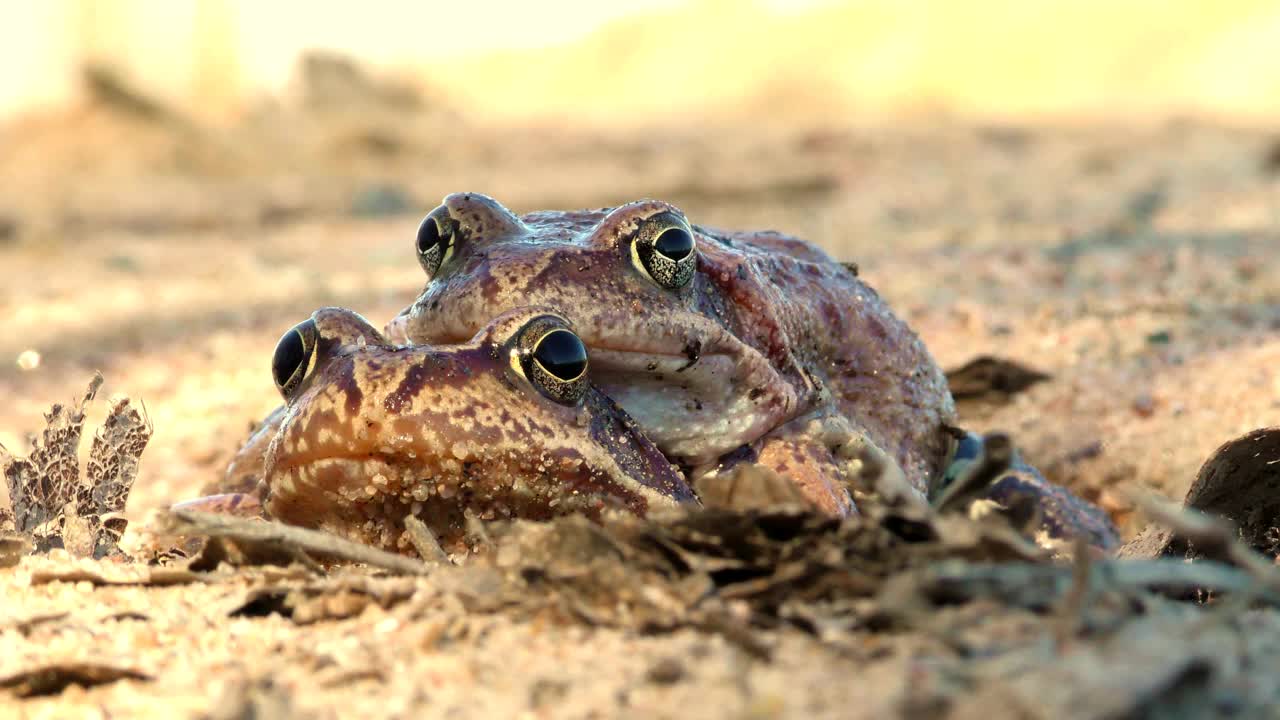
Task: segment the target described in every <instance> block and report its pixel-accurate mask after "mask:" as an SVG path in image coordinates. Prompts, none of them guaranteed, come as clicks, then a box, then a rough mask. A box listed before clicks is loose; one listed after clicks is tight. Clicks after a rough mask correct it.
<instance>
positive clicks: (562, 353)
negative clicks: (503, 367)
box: [513, 316, 588, 405]
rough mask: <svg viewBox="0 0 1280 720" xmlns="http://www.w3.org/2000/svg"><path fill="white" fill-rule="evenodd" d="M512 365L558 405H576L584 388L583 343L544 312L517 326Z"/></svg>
mask: <svg viewBox="0 0 1280 720" xmlns="http://www.w3.org/2000/svg"><path fill="white" fill-rule="evenodd" d="M514 353H515V355H514V360H515V361H514V362H513V365H517V366H518V369H519V372H520V374H521V375H523V376H524V377H525V378H526V379H527V380H528V381H529V383H530V384H532V385H533V386H534V387H535V388H537V389H538V392H540V393H542V394H543V395H545V396H547V397H548V398H550V399H552V400H554V401H556V402H558V403H560V404H562V405H577V404H578V403H579V402H580V401H581V400H582V396H583V394H584V393H586V391H587V382H588V380H587V346H586V345H584V344H583V342H582V339H581V338H579V337H578V336H577V335H576V334H574V333H573V331H571V330H569V329H568V328H567V327H565V326H564V321H563V320H561V319H560V318H556V317H552V316H544V317H541V318H538V319H535V320H533V321H531V322H529V323H528V324H527V325H525V327H524V328H523V329H522V330H521V333H520V337H519V338H518V339H517V342H516V347H515V350H514Z"/></svg>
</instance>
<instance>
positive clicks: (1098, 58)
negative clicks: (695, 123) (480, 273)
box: [0, 0, 1280, 123]
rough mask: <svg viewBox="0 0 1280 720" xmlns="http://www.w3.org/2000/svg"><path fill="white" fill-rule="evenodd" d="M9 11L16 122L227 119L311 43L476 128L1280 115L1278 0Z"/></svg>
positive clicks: (100, 4) (114, 2)
mask: <svg viewBox="0 0 1280 720" xmlns="http://www.w3.org/2000/svg"><path fill="white" fill-rule="evenodd" d="M4 16H5V17H4V20H5V23H4V28H5V29H4V30H0V33H3V39H4V43H3V49H0V61H3V70H0V111H2V112H4V113H6V114H12V113H15V112H20V111H22V110H24V109H27V108H31V107H60V106H65V105H66V104H68V103H70V102H73V101H75V100H76V99H82V98H83V92H82V87H81V83H80V73H81V68H82V67H83V65H84V63H86V62H93V63H101V64H106V65H109V66H111V67H112V68H114V69H116V70H118V71H119V72H121V73H123V74H125V75H126V76H127V77H129V78H130V79H131V80H132V81H133V82H135V83H137V86H138V87H139V89H141V90H143V91H146V92H148V93H152V94H155V95H156V96H158V97H160V98H163V99H164V100H166V101H168V102H170V103H172V104H176V105H180V106H183V107H186V108H190V109H191V110H192V111H193V112H196V113H197V114H198V115H199V116H200V117H201V118H203V119H219V120H231V119H234V118H236V117H238V116H240V115H241V114H242V113H243V112H245V111H246V110H248V109H249V108H251V107H252V106H253V105H254V104H255V103H257V102H260V101H261V100H262V99H263V98H264V97H270V96H274V95H277V94H278V93H280V92H281V91H283V90H285V89H286V87H287V86H288V85H289V82H290V79H291V78H294V77H295V76H296V70H297V63H298V59H299V57H300V56H301V55H303V54H304V53H306V52H308V51H311V50H315V49H326V50H330V51H334V52H338V53H343V54H346V55H349V56H351V57H354V58H358V59H359V60H360V61H361V62H362V63H366V64H368V65H369V66H370V67H372V68H376V69H378V70H380V71H381V70H385V71H390V72H395V73H396V74H398V75H399V76H400V77H402V78H403V79H404V80H405V81H406V82H407V83H409V84H411V85H414V86H416V87H417V88H419V89H422V90H428V89H429V90H432V91H435V94H437V95H438V97H439V98H441V99H448V100H449V104H450V105H451V106H454V107H455V109H458V110H460V111H461V110H465V111H466V113H467V114H468V115H471V116H474V117H480V118H506V119H530V118H539V119H547V118H553V119H558V120H559V119H574V120H577V121H589V120H590V121H604V122H610V123H616V122H643V121H650V120H678V121H687V120H688V119H689V117H690V114H691V113H692V114H693V115H698V116H705V115H712V116H740V115H743V114H754V115H756V116H757V117H756V119H757V120H760V121H791V122H795V121H798V120H822V121H838V122H843V121H845V120H847V118H848V117H849V115H850V114H851V113H856V114H865V113H872V114H883V113H900V112H903V111H907V112H939V111H949V112H956V113H962V114H973V115H986V116H990V115H1004V116H1007V115H1019V116H1024V115H1028V114H1032V115H1043V114H1066V115H1072V116H1080V115H1098V114H1101V113H1108V114H1109V113H1113V112H1116V111H1124V112H1138V113H1146V114H1151V113H1160V112H1168V111H1170V110H1177V111H1185V110H1198V111H1209V112H1215V113H1219V112H1221V113H1233V114H1239V113H1244V114H1250V115H1257V114H1263V115H1265V114H1270V113H1274V112H1275V111H1276V110H1277V109H1280V59H1277V57H1278V56H1277V54H1276V53H1275V52H1273V50H1274V48H1275V43H1276V41H1277V38H1278V37H1280V4H1277V3H1275V2H1274V1H1273V0H1226V1H1224V2H1212V1H1210V0H1181V1H1178V0H1175V1H1174V2H1160V1H1159V0H1130V1H1129V2H1123V3H1115V2H1105V1H1104V0H1076V1H1072V0H1043V1H1042V2H1035V3H1026V2H1017V1H1016V0H972V1H970V2H956V1H954V0H908V1H907V2H900V1H895V0H620V1H619V2H611V3H598V2H590V1H589V0H547V1H545V2H540V3H537V4H532V3H518V2H509V1H504V0H478V1H477V2H470V3H446V2H422V3H408V2H397V1H396V0H369V1H368V2H363V3H359V4H356V5H353V4H349V3H327V4H319V5H317V4H316V3H308V2H303V1H302V0H281V2H275V3H257V2H250V1H249V0H179V1H178V2H166V1H165V0H52V1H51V2H47V3H40V4H30V5H13V6H10V7H6V8H5V9H4ZM588 90H589V91H590V93H589V98H587V97H586V96H584V93H586V92H587V91H588Z"/></svg>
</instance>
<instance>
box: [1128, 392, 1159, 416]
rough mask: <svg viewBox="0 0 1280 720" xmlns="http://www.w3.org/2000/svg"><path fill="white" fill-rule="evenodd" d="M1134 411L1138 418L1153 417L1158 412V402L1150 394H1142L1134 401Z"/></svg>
mask: <svg viewBox="0 0 1280 720" xmlns="http://www.w3.org/2000/svg"><path fill="white" fill-rule="evenodd" d="M1133 411H1134V412H1135V413H1137V414H1138V417H1144V418H1148V417H1151V416H1152V415H1153V414H1154V413H1155V411H1156V400H1155V398H1153V397H1151V395H1150V394H1148V393H1142V394H1140V395H1138V396H1137V397H1135V398H1134V399H1133Z"/></svg>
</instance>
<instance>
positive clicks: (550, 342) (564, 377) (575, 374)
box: [533, 330, 587, 382]
mask: <svg viewBox="0 0 1280 720" xmlns="http://www.w3.org/2000/svg"><path fill="white" fill-rule="evenodd" d="M533 361H534V362H535V363H537V364H538V366H539V367H541V368H542V369H543V370H545V371H546V372H547V373H549V374H550V375H552V376H553V377H554V378H555V379H557V380H560V381H562V382H573V381H574V380H577V379H578V378H580V377H582V374H583V373H585V372H586V371H587V346H586V345H583V344H582V340H580V339H579V338H578V336H577V335H574V334H573V333H571V332H569V331H568V330H552V331H551V332H549V333H547V334H546V335H543V336H542V338H541V339H540V340H538V343H537V344H536V345H534V347H533Z"/></svg>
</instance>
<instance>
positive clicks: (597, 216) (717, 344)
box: [387, 193, 1114, 546]
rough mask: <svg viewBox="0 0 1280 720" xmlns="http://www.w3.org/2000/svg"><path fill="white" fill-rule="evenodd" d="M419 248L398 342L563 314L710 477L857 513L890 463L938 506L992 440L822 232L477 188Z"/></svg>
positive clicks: (1058, 501) (614, 377) (1069, 515)
mask: <svg viewBox="0 0 1280 720" xmlns="http://www.w3.org/2000/svg"><path fill="white" fill-rule="evenodd" d="M415 253H416V255H417V258H418V261H419V263H420V264H421V265H422V267H423V270H424V271H425V272H426V274H427V277H428V282H427V284H426V287H425V288H424V290H423V291H422V294H421V295H420V296H419V297H418V298H417V300H416V301H415V302H413V303H412V304H411V305H410V306H409V307H408V308H406V309H405V310H404V311H402V312H401V313H400V314H399V315H398V316H397V317H396V318H395V319H394V320H392V322H391V323H390V324H389V325H388V327H387V333H388V337H389V338H391V339H392V340H393V341H395V342H401V343H420V342H426V343H435V342H446V343H447V342H456V341H458V340H460V339H463V338H467V337H470V336H471V335H472V334H473V333H474V332H475V330H476V328H477V327H478V325H479V323H480V322H482V319H483V318H486V317H492V316H493V315H494V314H495V313H498V312H501V311H504V310H506V309H508V308H511V307H515V306H519V305H545V306H548V307H553V308H555V309H556V311H557V312H559V313H561V314H562V315H563V316H564V317H566V318H567V319H568V320H569V322H571V323H572V325H573V327H574V329H575V331H576V332H577V333H578V334H579V336H580V337H581V338H582V340H583V342H585V343H586V345H587V346H588V347H589V348H590V352H591V357H592V362H591V370H590V375H591V379H592V381H593V382H594V383H595V384H596V385H597V386H598V387H600V388H601V390H602V391H604V392H605V394H607V395H608V396H610V397H611V398H613V399H614V400H615V401H616V402H617V403H618V404H619V405H621V406H622V407H623V408H624V409H625V410H626V411H627V412H628V413H630V414H631V415H632V416H633V417H634V418H635V420H636V422H637V423H638V424H639V426H640V427H641V428H642V429H643V431H644V433H645V434H646V435H647V436H648V437H649V438H650V439H651V440H652V441H653V442H654V443H655V444H656V445H657V446H658V447H659V448H660V449H661V450H662V452H663V453H665V454H666V456H667V457H668V458H669V459H671V460H672V461H674V462H677V463H678V464H679V465H680V466H681V467H682V469H683V471H684V472H685V474H686V476H687V477H688V478H689V479H690V481H691V482H696V481H697V480H698V479H699V478H701V477H706V476H711V475H714V474H716V473H717V472H720V471H721V470H723V469H724V468H726V467H727V466H728V465H729V464H737V463H741V462H742V461H743V460H744V459H745V460H749V461H751V462H753V463H755V464H756V465H758V466H760V467H763V468H765V469H768V470H772V471H775V472H776V473H778V474H779V475H782V476H784V477H787V478H790V479H791V480H792V481H793V482H795V483H796V485H797V486H798V488H799V490H800V491H801V493H802V495H804V496H805V497H806V498H807V499H808V500H809V501H810V503H811V504H812V505H814V506H815V507H817V508H818V509H819V510H822V511H825V512H827V513H831V514H835V515H847V514H849V513H851V512H855V509H854V507H853V504H852V502H851V500H850V496H849V493H848V490H847V488H848V486H849V485H850V484H851V481H853V482H852V484H854V485H856V480H857V478H858V476H862V477H863V478H864V479H865V478H866V477H867V476H868V472H867V470H868V465H874V464H875V463H874V462H869V461H870V460H871V459H873V458H875V457H884V456H887V457H888V458H889V462H890V464H892V465H896V470H900V471H901V474H902V476H903V477H904V478H905V480H906V482H907V485H909V487H910V489H911V491H913V492H914V493H915V494H916V495H917V496H918V498H920V499H923V498H925V497H927V496H929V495H930V494H931V493H934V492H936V491H938V490H939V489H940V487H941V486H942V484H943V482H944V478H945V477H946V472H945V471H946V469H947V467H948V465H949V463H950V462H951V460H952V459H953V458H956V457H957V456H956V455H955V453H956V450H957V440H959V439H962V438H966V437H968V438H970V440H969V442H970V444H971V443H972V437H971V436H966V435H965V434H964V433H963V432H960V431H958V430H957V429H956V428H955V427H954V425H953V424H954V422H955V419H956V416H955V406H954V403H953V401H952V397H951V394H950V392H949V390H948V387H947V383H946V378H945V376H944V374H943V372H942V371H941V369H940V368H939V367H938V365H937V363H936V362H935V361H934V359H933V357H932V356H931V355H930V354H929V351H928V349H927V348H926V347H925V346H924V344H923V343H922V342H921V340H920V338H919V337H918V336H916V334H915V333H914V332H913V331H912V330H911V329H910V328H909V327H908V326H907V324H906V323H905V322H903V321H902V320H901V319H900V318H898V317H897V316H896V315H895V314H894V313H893V312H892V311H891V310H890V309H889V307H888V305H887V304H886V303H885V302H884V301H883V300H882V299H881V298H880V296H879V295H878V294H877V293H876V292H875V291H874V290H873V289H872V288H871V287H870V286H869V285H867V284H866V283H865V282H863V281H862V280H861V279H860V278H859V277H858V273H857V270H856V267H854V266H852V265H848V264H843V263H840V262H836V261H835V260H834V259H832V258H831V257H830V256H828V255H827V254H826V253H825V252H823V251H822V250H821V249H819V248H818V247H816V246H814V245H812V244H810V243H808V242H806V241H804V240H800V239H797V238H794V237H790V236H787V235H784V234H781V233H777V232H772V231H763V232H756V231H749V232H739V231H725V230H715V229H711V228H706V227H701V226H697V225H694V224H692V223H690V222H689V220H688V219H687V218H686V217H685V215H684V214H683V213H682V212H681V211H680V210H679V209H678V208H676V207H675V206H673V205H671V204H669V203H666V202H662V201H656V200H646V201H641V202H634V203H630V204H627V205H623V206H620V207H617V208H613V209H600V210H584V211H574V212H556V211H544V212H533V213H529V214H526V215H523V216H517V215H515V214H514V213H512V212H511V211H509V210H507V209H506V208H505V207H503V206H502V205H501V204H499V203H498V202H497V201H495V200H493V199H492V198H489V197H487V196H484V195H481V194H477V193H458V194H453V195H450V196H448V197H447V198H445V200H444V202H443V204H442V205H441V206H439V207H438V208H436V209H435V210H433V211H432V212H431V213H429V214H428V215H427V216H426V218H425V219H424V220H423V221H422V223H421V225H420V226H419V229H418V232H417V236H416V238H415ZM959 460H960V461H962V462H963V461H965V459H964V458H959ZM871 469H872V470H874V469H875V468H871ZM1016 475H1017V478H1015V479H1017V480H1018V482H1019V487H1021V488H1023V489H1025V490H1029V491H1032V493H1033V494H1037V492H1036V491H1037V490H1038V489H1043V492H1040V493H1038V494H1039V495H1041V496H1042V497H1044V498H1045V499H1046V500H1052V501H1053V502H1052V505H1053V506H1054V507H1055V508H1059V509H1061V510H1062V512H1061V513H1058V514H1056V515H1055V517H1061V518H1064V519H1065V522H1064V523H1063V524H1062V525H1061V526H1060V528H1059V529H1062V530H1063V532H1064V533H1065V534H1070V532H1071V530H1072V529H1075V530H1079V531H1080V532H1082V533H1084V534H1085V535H1086V536H1088V537H1089V538H1091V539H1092V540H1093V541H1094V542H1095V544H1099V545H1103V546H1105V545H1109V544H1113V543H1114V535H1113V534H1108V533H1110V524H1109V521H1107V520H1106V519H1105V516H1104V515H1103V514H1102V513H1101V512H1100V511H1098V510H1097V509H1096V508H1094V507H1092V506H1090V505H1088V504H1087V503H1085V502H1083V501H1079V500H1078V499H1076V498H1074V496H1070V499H1071V500H1072V502H1065V503H1064V501H1062V494H1063V493H1064V492H1065V491H1064V490H1062V489H1061V488H1057V487H1053V486H1051V485H1050V484H1049V483H1047V482H1046V481H1044V479H1043V478H1042V477H1040V476H1039V475H1038V473H1035V472H1034V470H1031V469H1030V468H1029V467H1026V466H1025V465H1024V466H1022V467H1021V470H1020V471H1019V472H1018V473H1017V474H1016ZM1008 486H1009V482H1004V483H1002V484H1001V486H1000V487H1001V488H1007V487H1008ZM996 494H1000V493H996ZM1067 495H1069V493H1067ZM1076 520H1078V521H1079V522H1076ZM1099 527H1101V528H1102V529H1103V531H1102V532H1101V533H1099V532H1098V531H1097V529H1098V528H1099Z"/></svg>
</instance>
